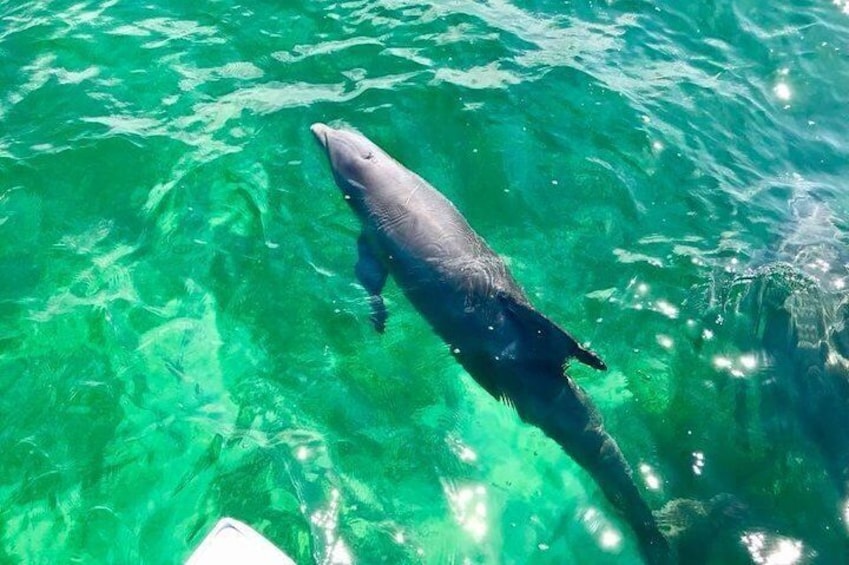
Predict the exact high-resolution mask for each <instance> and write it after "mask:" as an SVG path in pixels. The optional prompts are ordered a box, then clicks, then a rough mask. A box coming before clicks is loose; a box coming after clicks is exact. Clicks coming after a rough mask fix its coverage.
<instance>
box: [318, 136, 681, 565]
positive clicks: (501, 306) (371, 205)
mask: <svg viewBox="0 0 849 565" xmlns="http://www.w3.org/2000/svg"><path fill="white" fill-rule="evenodd" d="M310 129H311V131H312V133H313V135H314V136H315V138H316V140H317V141H318V143H319V144H320V145H321V147H322V148H323V149H324V151H325V153H326V154H327V157H328V159H329V161H330V166H331V169H332V172H333V176H334V178H335V180H336V184H337V185H338V186H339V188H340V189H341V190H342V192H343V194H344V196H345V199H346V200H347V202H348V204H349V205H350V206H351V208H352V209H353V210H354V212H355V214H356V215H357V217H358V218H359V220H360V222H361V224H362V233H361V234H360V237H359V240H358V242H357V247H358V251H359V258H358V260H357V264H356V267H355V272H356V276H357V279H358V280H359V281H360V283H362V285H363V287H365V289H366V291H367V292H368V293H369V297H370V302H371V308H372V315H371V319H372V323H373V324H374V326H375V328H376V329H377V330H378V331H381V332H382V331H383V330H384V327H385V323H386V319H387V312H386V308H385V306H384V304H383V299H382V297H381V291H382V289H383V286H384V284H385V282H386V279H387V276H388V275H389V274H391V275H392V276H393V278H394V279H395V281H396V282H397V284H398V285H399V286H400V288H401V289H402V291H403V292H404V294H405V295H406V296H407V298H408V299H409V300H410V302H412V304H413V306H415V308H416V309H417V310H418V311H419V312H420V313H421V314H422V316H424V318H425V319H426V320H427V321H428V322H429V323H430V325H431V326H432V328H433V329H434V331H435V332H436V333H437V334H438V335H439V336H440V337H441V338H442V339H443V340H444V341H445V342H446V343H447V344H448V345H449V347H450V348H451V351H452V353H453V355H454V357H455V358H456V359H457V360H458V361H459V362H460V364H461V365H462V366H463V368H464V369H465V370H466V371H467V372H468V373H469V374H470V375H471V376H472V377H473V378H474V379H475V381H476V382H477V383H478V384H480V385H481V386H482V387H483V388H484V389H486V391H487V392H489V394H490V395H492V396H493V397H495V398H496V399H499V400H502V401H505V402H506V403H508V404H510V405H511V406H513V407H514V408H515V409H516V411H517V412H518V414H519V416H520V417H521V419H522V420H523V421H525V422H527V423H529V424H533V425H535V426H537V427H538V428H540V429H541V430H542V431H543V432H545V434H546V435H548V436H549V437H550V438H552V439H553V440H555V441H556V442H557V443H558V444H559V445H560V446H561V447H562V448H563V450H564V451H565V452H566V453H567V454H568V455H569V456H570V457H572V458H573V459H574V460H575V461H576V462H577V463H579V464H580V465H581V467H583V468H584V469H585V470H586V471H587V472H588V473H589V474H590V475H591V476H592V478H593V479H594V480H595V482H596V483H597V484H598V485H599V487H601V490H602V492H603V493H604V495H605V496H606V497H607V499H608V500H609V501H610V503H611V504H612V505H613V507H615V508H616V510H617V511H618V512H620V513H621V515H622V516H623V517H624V518H625V520H626V521H627V522H628V524H629V525H630V527H631V528H632V529H633V531H634V533H635V534H636V536H637V540H638V542H639V545H640V550H641V552H642V555H643V557H644V558H645V560H646V561H647V562H649V563H652V564H654V563H668V562H671V560H672V558H671V554H670V548H669V544H668V542H667V540H666V539H665V537H664V536H663V535H662V534H661V532H660V531H659V529H658V525H657V522H656V521H655V518H654V516H653V515H652V512H651V510H650V509H649V507H648V505H647V504H646V503H645V501H644V500H643V498H642V496H641V495H640V492H639V490H638V488H637V486H636V483H635V482H634V480H633V473H632V470H631V468H630V466H629V465H628V463H627V462H626V461H625V458H624V456H623V455H622V452H621V451H620V449H619V447H618V446H617V444H616V442H615V441H614V439H613V438H612V437H611V436H610V435H609V434H608V433H607V432H606V431H605V429H604V426H603V424H602V420H601V417H600V415H599V413H598V411H597V410H596V408H595V407H594V405H593V404H592V402H591V401H590V399H589V398H588V397H587V395H586V394H585V392H584V391H583V390H582V389H581V388H580V387H579V386H578V385H577V384H576V383H575V382H574V381H573V380H572V379H571V378H570V377H569V376H568V375H567V374H564V365H565V363H566V362H567V361H568V360H569V359H571V358H575V359H577V360H578V361H580V362H581V363H584V364H586V365H589V366H590V367H593V368H595V369H599V370H605V369H606V368H607V367H606V365H605V364H604V362H603V361H602V360H601V358H599V356H598V355H596V354H595V353H594V352H592V351H590V350H589V349H587V348H585V347H583V346H582V345H581V344H580V343H579V342H578V341H577V340H576V339H575V338H574V337H572V336H571V335H570V334H569V333H568V332H566V331H564V330H563V329H561V328H560V327H558V326H557V325H556V324H555V323H553V322H552V321H550V320H549V319H548V318H546V317H545V316H543V315H542V314H540V313H539V312H538V311H537V310H535V309H534V307H533V306H532V305H531V303H530V301H529V300H528V298H527V296H526V295H525V293H524V291H523V290H522V289H521V288H520V287H519V285H518V284H517V283H516V281H515V280H514V279H513V277H512V275H511V274H510V273H509V272H508V270H507V267H506V265H505V264H504V262H503V261H502V260H501V258H500V257H499V256H498V255H496V254H495V252H493V251H492V250H491V249H490V248H489V246H488V245H487V244H486V243H485V242H484V240H483V239H481V237H480V236H478V235H477V234H476V233H475V232H474V230H472V228H471V227H470V226H469V224H468V223H467V222H466V220H465V218H463V216H462V215H461V214H460V213H459V212H458V211H457V209H456V208H455V207H454V205H453V204H452V203H451V202H449V201H448V199H447V198H445V197H444V196H443V195H442V194H441V193H439V192H438V191H437V190H436V189H435V188H433V187H432V186H430V185H429V184H428V183H427V182H426V181H425V180H424V179H422V178H421V177H419V176H418V175H416V174H415V173H413V172H412V171H410V170H408V169H407V168H405V167H404V166H403V165H401V164H400V163H398V162H397V161H396V160H395V159H393V158H392V157H390V156H389V155H388V154H387V153H386V152H384V151H383V150H382V149H381V148H380V147H378V146H377V145H376V144H374V143H373V142H372V141H370V140H369V139H367V138H366V137H365V136H363V135H361V134H359V133H357V132H354V131H350V130H343V129H335V128H331V127H329V126H327V125H324V124H313V125H312V127H311V128H310Z"/></svg>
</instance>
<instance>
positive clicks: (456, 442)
mask: <svg viewBox="0 0 849 565" xmlns="http://www.w3.org/2000/svg"><path fill="white" fill-rule="evenodd" d="M445 443H447V444H448V448H449V449H450V450H451V452H452V453H454V455H455V456H456V457H457V459H459V460H460V461H462V462H463V463H474V462H475V461H477V460H478V454H477V453H475V451H474V450H473V449H472V448H471V447H469V446H468V445H466V444H465V443H463V441H462V440H461V439H460V438H458V437H455V436H451V435H449V436H448V437H446V438H445Z"/></svg>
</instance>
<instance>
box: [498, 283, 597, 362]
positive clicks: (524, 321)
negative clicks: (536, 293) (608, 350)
mask: <svg viewBox="0 0 849 565" xmlns="http://www.w3.org/2000/svg"><path fill="white" fill-rule="evenodd" d="M498 299H499V300H500V301H501V304H502V305H503V306H504V310H505V312H506V313H507V315H509V316H510V318H511V319H512V320H513V321H515V322H516V323H517V324H519V325H520V326H521V327H522V328H523V329H524V330H525V331H524V335H525V343H526V346H529V347H530V348H531V351H532V352H533V353H532V354H533V355H534V356H537V357H538V358H546V359H550V360H552V361H554V362H556V363H557V364H558V365H563V364H564V363H565V362H566V360H567V359H569V358H570V357H574V358H575V359H577V360H578V361H580V362H581V363H583V364H585V365H589V366H590V367H592V368H594V369H598V370H600V371H604V370H606V369H607V365H605V363H604V361H602V360H601V358H600V357H599V356H598V355H596V354H595V353H593V352H592V351H590V350H589V349H587V348H585V347H584V346H582V345H581V344H580V343H578V342H577V341H576V340H575V338H574V337H572V336H571V335H569V333H568V332H566V331H565V330H563V329H562V328H560V326H558V325H557V324H555V323H554V322H552V321H551V320H549V319H548V318H546V317H545V316H543V315H542V314H540V313H539V312H537V311H536V310H534V308H533V307H532V306H531V305H530V304H528V303H527V302H525V301H524V300H522V301H520V300H517V299H516V297H514V296H511V295H508V294H503V293H502V294H499V295H498Z"/></svg>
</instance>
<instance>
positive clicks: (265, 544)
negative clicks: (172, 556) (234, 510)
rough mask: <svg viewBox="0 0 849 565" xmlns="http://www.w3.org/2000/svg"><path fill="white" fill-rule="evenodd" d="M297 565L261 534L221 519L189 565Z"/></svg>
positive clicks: (232, 520)
mask: <svg viewBox="0 0 849 565" xmlns="http://www.w3.org/2000/svg"><path fill="white" fill-rule="evenodd" d="M240 563H251V564H252V565H296V563H295V562H294V561H293V560H292V558H291V557H289V556H288V555H286V554H285V553H283V552H282V551H281V550H280V549H279V548H277V547H276V546H275V545H274V544H273V543H271V542H270V541H268V540H267V539H266V538H264V537H263V536H262V535H261V534H260V533H259V532H257V531H256V530H254V529H253V528H251V527H250V526H248V525H247V524H244V523H242V522H240V521H238V520H236V519H234V518H221V519H220V520H219V521H218V522H217V523H216V524H215V527H213V528H212V531H210V532H209V533H208V534H207V536H206V537H205V538H204V539H203V541H202V542H201V543H200V545H199V546H198V547H197V549H195V550H194V552H192V554H191V555H189V558H188V559H187V560H186V563H185V565H236V564H240Z"/></svg>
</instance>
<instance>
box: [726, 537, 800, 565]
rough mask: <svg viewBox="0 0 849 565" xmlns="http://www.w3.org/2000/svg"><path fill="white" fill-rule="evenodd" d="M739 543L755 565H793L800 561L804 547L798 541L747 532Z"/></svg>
mask: <svg viewBox="0 0 849 565" xmlns="http://www.w3.org/2000/svg"><path fill="white" fill-rule="evenodd" d="M741 541H742V542H743V545H744V546H745V547H746V549H747V550H748V552H749V555H750V556H751V557H752V561H754V562H755V563H756V564H757V565H795V564H796V563H799V562H801V560H802V555H803V547H804V546H803V545H802V542H801V541H799V540H794V539H790V538H785V537H781V536H770V535H768V534H765V533H763V532H749V533H746V534H745V535H743V537H742V538H741Z"/></svg>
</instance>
